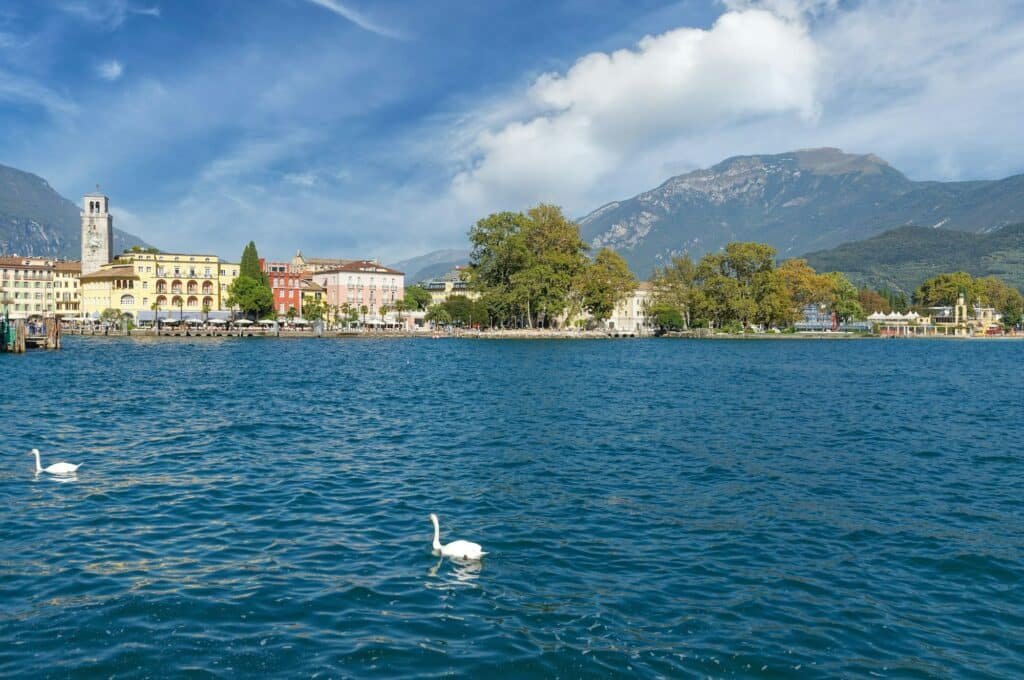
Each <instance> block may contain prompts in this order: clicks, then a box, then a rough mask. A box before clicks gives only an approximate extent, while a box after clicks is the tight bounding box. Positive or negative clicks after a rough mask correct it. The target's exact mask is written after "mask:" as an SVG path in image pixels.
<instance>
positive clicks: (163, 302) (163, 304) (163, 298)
mask: <svg viewBox="0 0 1024 680" xmlns="http://www.w3.org/2000/svg"><path fill="white" fill-rule="evenodd" d="M156 303H157V304H158V305H160V306H161V307H166V306H167V297H166V296H165V295H161V296H160V297H158V298H157V299H156Z"/></svg>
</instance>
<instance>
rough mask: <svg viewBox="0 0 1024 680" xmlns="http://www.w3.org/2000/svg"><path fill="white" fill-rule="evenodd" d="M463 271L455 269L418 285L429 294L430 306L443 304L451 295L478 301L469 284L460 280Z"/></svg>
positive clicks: (478, 296) (476, 293)
mask: <svg viewBox="0 0 1024 680" xmlns="http://www.w3.org/2000/svg"><path fill="white" fill-rule="evenodd" d="M465 269H466V268H465V267H456V268H455V269H452V270H451V271H450V272H448V273H446V274H445V275H444V276H442V277H440V278H436V279H428V280H426V281H423V282H422V283H420V286H421V287H422V288H423V289H424V290H425V291H427V292H428V293H430V304H432V305H439V304H443V303H445V302H447V301H448V298H450V297H452V296H453V295H463V296H465V297H467V298H469V299H470V300H477V299H479V298H480V293H478V292H477V291H475V290H472V289H471V288H470V287H469V283H467V282H466V281H465V280H464V279H463V278H462V273H463V271H465Z"/></svg>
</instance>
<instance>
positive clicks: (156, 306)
mask: <svg viewBox="0 0 1024 680" xmlns="http://www.w3.org/2000/svg"><path fill="white" fill-rule="evenodd" d="M149 309H150V310H151V311H152V312H153V322H154V325H155V326H156V334H157V335H160V303H158V302H154V303H153V304H151V305H150V306H149Z"/></svg>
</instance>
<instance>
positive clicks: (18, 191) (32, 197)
mask: <svg viewBox="0 0 1024 680" xmlns="http://www.w3.org/2000/svg"><path fill="white" fill-rule="evenodd" d="M80 212H81V208H80V207H79V206H78V205H76V204H75V203H73V202H71V201H69V200H68V199H66V198H64V197H63V196H61V195H60V194H58V193H57V192H56V191H55V190H54V189H53V187H51V186H50V185H49V184H48V183H47V182H46V180H44V179H43V178H42V177H39V176H37V175H33V174H31V173H28V172H24V171H22V170H18V169H16V168H11V167H8V166H6V165H0V253H3V254H11V255H13V254H17V255H35V256H38V257H53V258H67V259H78V258H79V257H81V243H82V232H81V215H80ZM115 219H116V215H115ZM135 245H140V246H144V245H146V244H145V243H144V242H143V241H142V239H140V238H138V237H137V236H133V235H131V234H128V233H125V232H123V231H121V230H120V229H116V228H115V229H114V253H121V252H123V251H124V249H125V248H130V247H132V246H135Z"/></svg>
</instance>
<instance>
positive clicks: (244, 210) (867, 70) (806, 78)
mask: <svg viewBox="0 0 1024 680" xmlns="http://www.w3.org/2000/svg"><path fill="white" fill-rule="evenodd" d="M488 10H489V11H488V12H484V11H480V10H479V9H477V10H474V9H473V8H472V7H469V6H467V5H464V4H461V3H455V2H451V3H443V4H441V5H435V6H433V8H432V9H424V8H409V7H405V6H402V5H398V4H395V3H387V2H384V3H374V4H372V5H370V4H367V3H347V2H336V1H334V0H329V1H328V0H318V1H317V2H313V1H312V0H291V1H285V0H282V1H281V2H270V3H261V4H260V6H258V7H253V6H251V5H247V6H245V7H242V6H230V5H226V4H224V5H221V4H215V5H207V4H203V5H202V6H200V5H192V6H190V5H189V3H175V4H173V5H170V4H166V3H164V4H161V3H145V4H144V3H135V2H127V1H126V0H89V1H86V0H81V1H79V2H67V3H54V4H38V3H27V2H15V3H13V4H11V5H9V6H7V7H5V8H4V10H3V11H2V12H0V98H2V100H3V102H4V106H3V107H2V108H0V120H2V122H3V124H4V125H5V128H6V129H8V130H11V131H12V134H10V135H8V136H6V137H5V140H4V141H3V142H2V143H0V159H2V160H3V162H5V163H9V164H11V165H14V166H17V167H20V168H22V169H25V170H27V171H31V172H34V173H36V174H39V175H40V176H43V177H46V178H47V179H48V180H49V181H50V182H52V183H53V185H54V187H55V188H57V189H58V191H60V192H61V193H63V194H64V195H66V196H69V197H72V198H74V197H76V196H78V195H80V194H81V192H82V190H83V189H87V188H91V187H93V186H94V185H95V184H96V183H99V184H100V185H101V187H102V190H103V191H104V192H105V193H109V194H110V195H113V196H116V197H117V198H118V204H117V205H118V207H117V210H116V213H117V216H118V224H119V226H120V227H121V228H123V229H125V230H127V231H129V232H132V233H136V234H139V235H140V236H143V237H144V238H146V240H148V241H150V242H152V243H154V244H155V245H158V246H160V247H169V246H170V244H171V243H181V249H183V250H189V251H195V250H199V249H207V250H213V251H215V252H217V253H218V254H219V255H221V256H226V257H234V255H233V254H232V252H233V251H234V250H235V249H236V248H237V246H236V245H235V244H238V243H244V242H246V241H247V240H248V239H249V238H250V237H251V238H255V239H256V240H257V241H259V242H260V243H261V244H262V249H263V250H264V252H266V253H267V254H268V256H270V257H273V258H282V257H286V256H288V255H290V254H292V253H293V252H294V250H295V249H301V250H303V251H304V252H316V253H318V254H325V255H327V254H329V255H338V256H343V255H347V254H350V253H352V254H358V255H357V256H360V257H363V256H368V257H376V258H377V259H379V260H380V261H382V262H394V261H397V260H399V259H402V258H405V257H408V256H413V255H418V254H421V253H423V252H426V251H428V250H433V249H435V248H445V247H452V246H456V245H461V244H463V243H464V235H465V233H466V229H467V228H468V227H469V225H470V224H472V222H473V221H475V220H476V219H478V218H479V217H482V216H484V215H486V214H489V213H491V212H494V211H496V210H501V209H512V210H522V209H525V208H526V207H528V206H529V205H533V204H535V203H537V202H540V201H549V202H553V203H557V204H559V205H563V206H565V207H566V210H567V212H568V213H569V214H570V215H574V216H580V215H582V214H584V213H585V212H586V211H589V210H591V209H594V208H596V207H598V206H599V205H601V204H603V203H605V202H607V201H609V200H615V199H620V198H624V197H628V196H630V195H633V194H634V193H637V192H638V191H640V190H644V189H647V188H649V187H650V186H654V185H656V184H657V183H658V182H660V181H662V180H664V179H665V178H666V177H668V176H671V175H673V174H678V173H679V172H683V171H687V170H691V169H694V168H698V167H706V166H708V165H710V164H712V163H714V162H717V161H718V160H720V159H722V158H725V157H728V156H730V155H737V154H747V153H762V152H763V153H768V152H778V151H787V150H791V149H796V148H804V147H810V146H826V145H827V146H840V147H842V148H844V149H847V150H849V151H853V152H873V153H877V154H879V155H881V156H883V157H884V158H886V160H888V161H890V162H891V163H893V164H894V165H895V166H897V167H899V168H901V169H902V170H903V171H904V172H906V173H907V174H908V175H909V176H910V177H912V178H914V179H980V178H990V177H1001V176H1006V175H1009V174H1012V173H1015V172H1020V171H1021V170H1022V168H1021V166H1020V161H1019V159H1020V158H1021V157H1024V153H1022V151H1024V149H1022V144H1024V140H1021V138H1020V135H1019V134H1016V132H1015V130H1016V114H1015V111H1016V108H1015V107H1016V104H1015V102H1016V101H1018V100H1019V99H1020V96H1021V95H1022V94H1024V92H1022V88H1024V85H1022V84H1021V83H1020V82H1019V79H1017V78H1013V77H1012V76H1009V75H1008V74H1009V73H1012V72H1013V71H1014V69H1016V68H1017V67H1019V65H1020V64H1021V62H1022V61H1024V50H1022V48H1020V47H1019V45H1021V44H1024V40H1020V37H1021V36H1022V35H1024V17H1022V14H1024V13H1022V11H1021V8H1020V7H1019V6H1016V5H1015V4H1014V3H1010V2H993V3H986V4H985V6H983V7H971V8H963V7H958V6H957V5H956V4H954V3H932V4H930V5H929V6H928V7H927V8H923V7H921V6H920V5H917V4H915V3H904V2H896V3H884V4H883V3H878V2H871V1H866V2H855V3H842V4H840V3H836V2H801V1H796V0H789V1H782V0H774V1H765V2H746V1H740V0H730V1H728V2H721V3H717V2H715V3H712V2H708V3H699V4H686V5H683V4H678V3H667V2H654V1H653V0H652V1H650V2H643V3H640V4H639V5H637V3H617V4H614V5H611V6H606V7H604V8H602V11H601V12H592V11H590V10H588V9H587V8H586V7H583V6H580V5H578V4H576V3H558V4H555V5H549V4H547V3H545V4H544V5H543V6H541V5H531V4H525V5H524V4H516V5H515V6H512V5H511V4H502V3H498V4H492V5H491V6H490V7H489V8H488ZM453 15H457V16H458V17H459V19H460V20H459V22H455V24H452V22H448V24H451V25H446V17H450V16H453ZM495 26H500V27H501V29H500V30H501V35H500V36H499V37H500V38H501V39H500V40H499V41H497V42H499V43H500V44H501V46H502V52H501V57H502V58H501V59H497V58H496V51H495V50H496V49H497V47H496V46H495V45H492V44H490V43H493V42H494V40H493V39H494V37H495V36H494V35H493V34H492V33H493V31H490V30H488V27H491V28H492V29H493V27H495ZM865 26H870V28H871V30H869V31H863V30H861V29H863V28H864V27H865ZM296 45H298V47H296ZM716 45H717V46H719V47H716ZM722 45H725V47H724V48H723V47H721V46H722ZM736 45H740V46H742V49H737V48H735V46H736ZM730 46H732V47H730ZM82 54H88V55H89V56H88V58H84V59H83V58H82V57H81V55H82ZM687 55H688V58H690V59H691V60H692V68H691V67H683V66H681V65H680V64H681V63H682V62H680V59H682V58H683V57H684V56H687ZM729 74H731V75H729ZM708 75H710V76H713V77H712V78H705V77H704V76H708ZM723 78H724V80H723ZM716 80H717V81H720V82H717V83H716V82H709V81H716ZM766 82H772V83H774V86H773V87H772V88H768V89H766V88H764V87H763V86H762V85H763V83H766ZM722 83H725V84H726V85H727V86H728V92H723V91H721V86H722ZM994 83H999V87H994V86H992V85H993V84H994ZM702 102H703V103H702ZM967 109H970V110H971V111H972V112H973V113H971V114H970V115H968V114H967V113H966V110H967ZM581 130H589V132H586V133H583V132H581ZM766 140H769V141H766ZM211 225H214V226H215V229H212V230H211ZM299 225H302V226H303V230H302V233H301V234H300V235H299V236H298V238H296V236H295V235H294V230H295V229H296V228H297V227H298V226H299Z"/></svg>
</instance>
